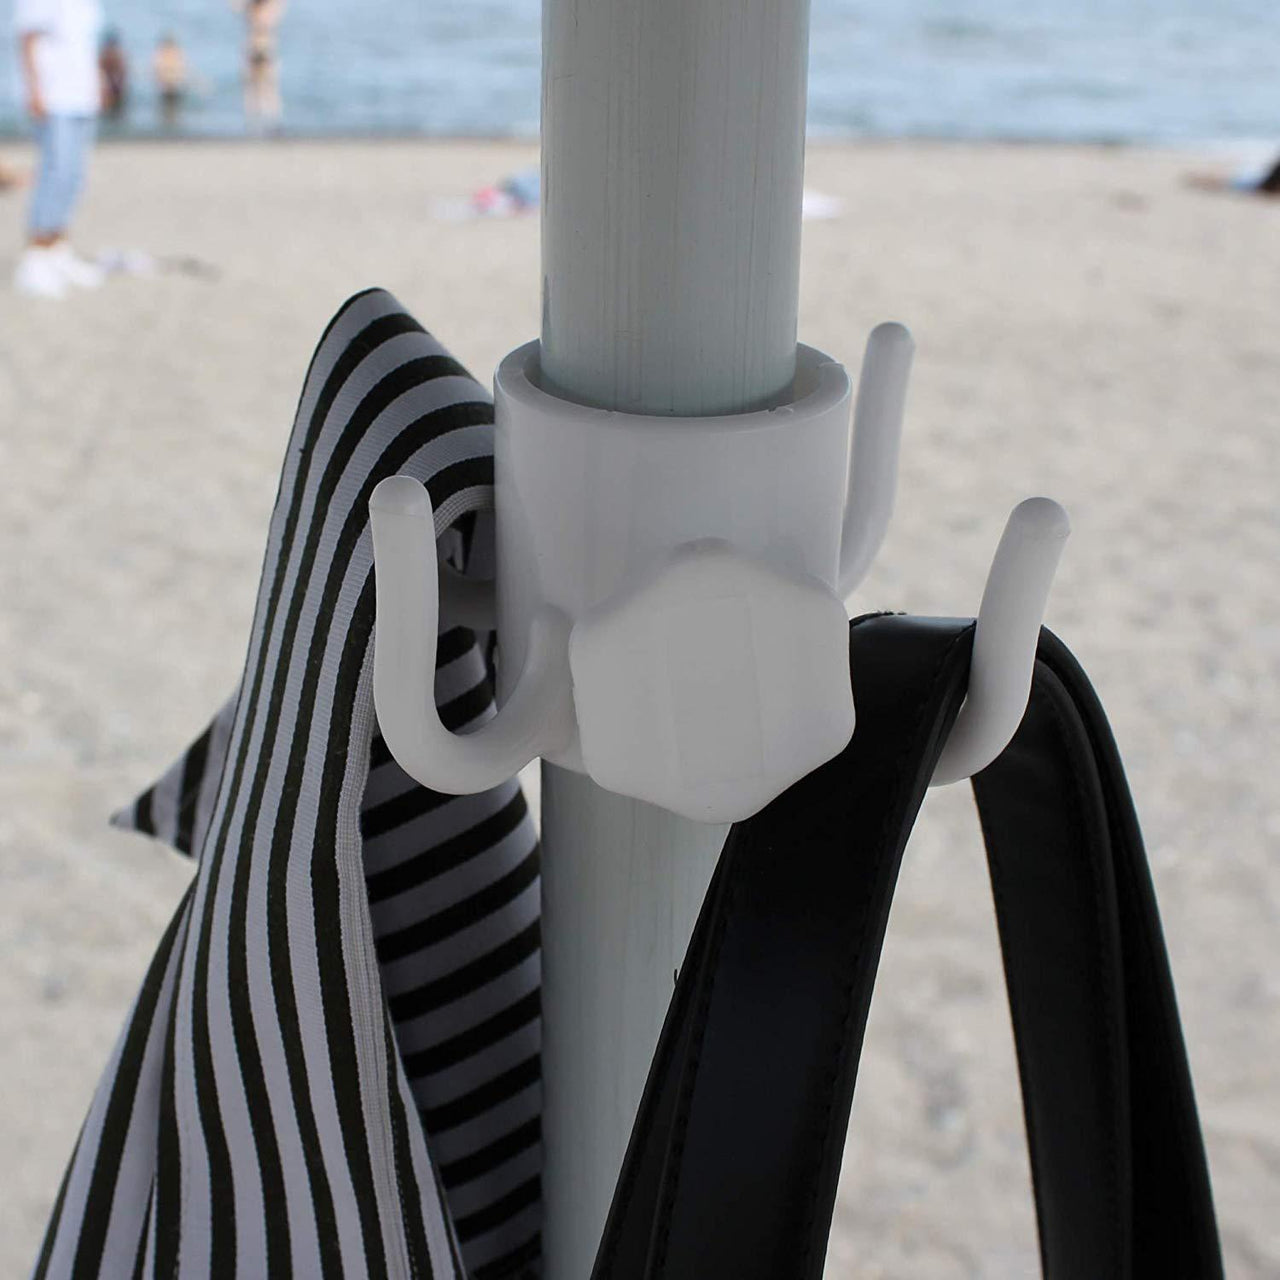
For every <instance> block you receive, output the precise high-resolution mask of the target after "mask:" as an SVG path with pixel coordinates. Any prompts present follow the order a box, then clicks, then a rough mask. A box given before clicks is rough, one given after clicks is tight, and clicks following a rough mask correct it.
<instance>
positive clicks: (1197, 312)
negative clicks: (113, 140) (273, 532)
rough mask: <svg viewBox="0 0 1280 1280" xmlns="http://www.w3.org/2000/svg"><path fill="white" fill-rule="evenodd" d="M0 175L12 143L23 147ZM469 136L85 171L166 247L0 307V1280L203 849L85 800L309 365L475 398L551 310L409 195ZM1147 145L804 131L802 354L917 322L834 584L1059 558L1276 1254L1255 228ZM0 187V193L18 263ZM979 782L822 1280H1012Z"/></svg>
mask: <svg viewBox="0 0 1280 1280" xmlns="http://www.w3.org/2000/svg"><path fill="white" fill-rule="evenodd" d="M0 158H2V159H8V160H11V161H24V162H25V159H26V157H25V155H24V153H23V152H22V151H21V149H20V148H15V147H6V148H3V149H0ZM534 159H535V155H534V152H533V150H532V149H531V148H528V147H523V146H517V145H510V144H496V143H493V144H490V143H448V142H433V143H425V142H395V143H392V142H386V143H376V144H356V143H308V144H302V143H298V144H269V145H259V146H254V145H235V144H213V143H209V144H200V145H186V146H184V145H179V144H173V145H119V146H112V147H104V148H102V149H101V150H100V152H99V154H98V157H97V159H96V165H95V170H94V174H93V182H92V188H91V192H90V195H89V198H88V201H87V204H86V206H85V208H84V214H83V218H82V221H81V225H80V232H81V237H80V238H81V241H82V243H83V244H84V246H85V247H87V248H99V247H107V246H117V247H136V248H140V249H145V250H147V251H149V252H151V253H153V254H157V255H177V256H187V257H194V258H197V259H199V260H200V261H202V262H204V263H207V264H209V265H211V266H212V267H214V268H216V269H217V272H218V273H219V274H218V278H217V279H206V278H199V277H196V276H191V275H184V274H178V273H165V274H162V275H159V276H157V277H156V278H153V279H123V280H118V281H113V282H111V284H110V285H109V287H107V288H106V289H104V290H103V291H101V292H100V293H98V294H95V295H92V296H90V295H84V296H77V297H75V298H73V299H71V300H69V301H67V302H65V303H62V304H37V303H32V302H29V301H27V300H25V299H20V298H17V297H15V296H14V295H13V294H12V293H10V292H9V291H8V290H7V288H6V287H0V488H2V490H3V493H2V496H0V636H2V638H3V639H2V646H3V647H2V648H0V652H2V653H3V655H4V661H3V663H2V664H0V1019H2V1024H0V1025H2V1027H3V1031H2V1033H0V1099H3V1103H2V1104H0V1169H2V1170H3V1177H4V1186H5V1195H4V1196H3V1197H2V1198H0V1274H3V1275H6V1276H17V1275H20V1274H22V1273H23V1271H24V1270H25V1268H26V1267H27V1266H28V1265H29V1264H30V1261H31V1260H32V1258H33V1256H34V1253H35V1251H36V1248H37V1246H38V1241H39V1238H40V1234H41V1231H42V1228H43V1224H44V1221H45V1218H46V1215H47V1213H48V1210H49V1206H50V1203H51V1201H52V1198H53V1196H54V1194H55V1192H56V1190H57V1184H58V1180H59V1178H60V1176H61V1172H62V1169H63V1167H64V1164H65V1161H66V1159H67V1156H68V1153H69V1152H70V1149H71V1146H72V1143H73V1142H74V1140H75V1135H76V1131H77V1129H78V1126H79V1124H80V1122H81V1119H82V1118H83V1114H84V1111H85V1107H86V1104H87V1102H88V1100H89V1097H90V1093H91V1090H92V1088H93V1086H94V1084H95V1082H96V1080H97V1078H98V1075H99V1073H100V1071H101V1069H102V1066H103V1063H104V1061H105V1059H106V1057H107V1054H108V1053H109V1051H110V1048H111V1045H112V1042H113V1040H114V1038H115V1035H116V1033H117V1030H118V1029H119V1027H120V1024H121V1019H122V1017H123V1015H124V1013H125V1010H126V1008H127V1006H128V1005H129V1003H130V1001H131V999H132V997H133V994H134V992H135V990H136V988H137V985H138V983H139V981H140V978H141V975H142V971H143V968H144V966H145V964H146V962H147V960H148V958H149V956H150V953H151V951H152V948H153V946H154V944H155V942H156V939H157V937H158V935H159V933H160V931H161V929H162V927H163V925H164V923H165V922H166V920H167V917H168V916H169V914H170V912H171V910H172V908H173V906H174V904H175V902H176V900H177V898H178V896H179V894H180V893H181V891H182V889H183V887H184V886H185V885H186V883H187V881H188V878H189V875H190V868H189V866H188V865H187V864H186V863H184V862H183V861H182V860H180V859H178V858H177V857H175V856H173V855H171V854H169V853H168V852H166V851H165V850H164V849H162V848H160V847H159V846H157V845H155V844H153V843H150V842H148V841H146V840H143V839H140V838H137V837H131V836H128V835H125V834H122V833H119V832H115V831H111V830H108V829H107V828H106V827H105V825H104V823H105V819H106V816H107V814H108V813H109V812H110V811H111V810H112V809H113V808H115V807H116V806H118V805H119V804H120V803H122V802H124V801H126V800H128V799H129V798H131V796H132V795H133V794H134V793H135V791H136V790H137V789H139V788H141V787H142V786H143V785H144V784H146V783H148V782H149V781H150V780H151V779H152V777H153V776H154V775H155V774H156V773H157V772H158V771H159V770H160V769H161V768H162V767H163V766H165V765H166V764H167V763H168V762H169V760H170V759H171V758H172V756H173V755H174V754H175V753H176V752H177V751H178V750H179V749H180V748H181V747H182V746H183V745H184V744H185V742H186V741H187V740H188V739H189V737H190V736H191V735H192V734H193V733H194V732H195V731H196V730H198V729H199V728H200V727H201V726H202V724H203V722H204V719H205V717H206V716H207V715H208V713H209V712H210V711H211V710H212V709H213V708H214V706H215V705H216V704H217V703H218V702H220V700H221V699H222V698H223V697H224V696H225V695H226V694H227V693H228V692H229V691H230V689H231V688H232V686H233V684H234V682H235V680H236V678H237V675H238V670H239V666H240V664H241V661H242V658H243V652H244V649H243V646H244V643H245V639H246V636H247V627H248V623H249V617H250V610H251V607H252V602H253V597H254V593H255V590H256V585H257V575H258V569H259V564H260V561H261V556H262V548H263V538H264V532H265V528H266V522H267V518H268V515H269V512H270V509H271V504H272V499H273V496H274V491H275V486H276V479H277V473H278V467H279V463H280V457H281V451H282V447H283V444H284V441H285V439H286V436H287V433H288V430H289V425H290V420H291V416H292V412H293V407H294V400H295V397H296V396H297V394H298V391H299V388H300V386H301V381H302V376H303V372H304V370H305V367H306V363H307V359H308V356H309V354H310V351H311V349H312V347H313V345H314V343H315V342H316V340H317V338H318V336H319V334H320V331H321V329H322V328H323V326H324V324H325V322H326V320H327V319H328V317H329V315H330V314H331V313H332V312H333V310H334V309H335V308H336V307H337V306H338V304H339V303H340V302H341V301H342V300H343V298H344V297H346V296H347V295H348V294H350V293H352V292H354V291H355V290H357V289H359V288H361V287H363V286H365V285H369V284H382V285H385V286H387V287H388V288H390V289H392V290H393V291H394V292H395V293H396V294H397V295H398V296H399V297H400V299H401V300H402V301H403V302H404V303H405V304H406V305H407V306H408V307H409V308H410V309H411V310H413V311H414V312H415V313H416V314H417V315H418V316H419V317H420V319H421V320H422V321H423V322H424V323H425V324H426V325H427V326H428V327H429V328H431V329H432V330H433V331H435V332H436V333H437V334H438V335H439V336H440V337H441V338H442V339H443V340H444V341H445V342H446V343H447V344H448V345H449V346H450V347H451V348H452V349H453V350H454V351H455V353H456V354H457V355H458V356H459V357H460V358H461V359H462V360H463V361H464V362H465V363H467V364H468V365H469V366H470V367H471V368H472V369H473V370H474V371H475V372H476V373H477V374H478V375H479V376H481V378H482V379H486V380H487V378H488V376H489V374H490V372H491V371H492V369H493V367H494V365H495V363H496V361H497V360H498V359H499V357H500V356H501V355H503V354H504V353H505V352H506V351H507V350H508V349H510V348H512V347H514V346H515V345H517V344H518V343H521V342H523V341H525V340H526V339H528V338H530V337H533V336H535V334H536V332H537V327H538V286H539V281H538V225H537V220H536V218H522V219H513V220H493V221H479V222H447V221H441V220H439V219H438V218H437V217H436V216H435V215H434V212H433V211H434V209H435V204H436V202H437V200H439V199H445V198H452V197H458V196H461V195H465V194H466V193H467V192H469V191H470V190H472V189H473V188H475V187H478V186H481V185H483V184H485V183H488V182H490V181H492V180H494V179H496V178H499V177H500V176H502V175H503V174H505V173H509V172H510V171H512V170H513V169H517V168H519V167H521V166H523V165H526V164H529V163H532V162H533V161H534ZM1194 167H1196V162H1195V160H1194V158H1192V157H1187V156H1179V155H1174V154H1168V153H1163V154H1161V153H1148V152H1143V151H1135V150H1118V149H1113V150H1092V149H1073V148H1037V147H1016V148H1014V147H1000V146H983V147H974V146H944V145H932V144H910V145H906V144H904V145H860V146H852V145H827V144H815V145H814V146H813V147H812V148H811V150H810V156H809V171H808V172H809V177H808V184H809V185H810V186H811V187H813V188H814V189H816V190H818V191H820V192H823V193H826V194H829V195H832V196H836V197H839V198H841V199H842V200H843V201H844V208H843V213H842V214H841V216H839V217H838V218H835V219H832V220H828V221H819V222H811V223H809V224H807V225H806V228H805V257H804V279H803V305H802V313H801V329H800V333H801V337H802V338H803V339H804V340H805V341H807V342H810V343H812V344H814V345H817V346H819V347H822V348H824V349H825V350H827V351H830V352H832V353H834V354H836V355H838V356H839V357H841V358H842V359H844V360H845V361H847V362H849V363H856V362H857V360H858V358H859V353H860V350H861V346H862V342H863V340H864V337H865V334H866V332H867V330H868V329H869V328H870V327H871V326H872V325H873V324H874V323H875V322H877V321H879V320H882V319H886V318H896V319H901V320H903V321H905V322H907V323H908V324H909V325H910V326H911V327H912V328H913V329H914V331H915V333H916V336H917V339H918V342H919V356H918V362H917V374H916V379H915V384H914V388H913V391H912V393H911V399H910V404H909V420H908V428H907V431H908V434H907V437H906V441H905V444H904V452H903V473H902V483H901V489H900V492H899V495H898V501H897V516H896V519H895V522H894V525H893V529H892V531H891V532H890V535H889V538H888V542H887V544H886V546H885V549H884V552H883V554H882V555H881V558H880V560H879V562H878V564H877V565H876V567H875V569H874V571H873V572H872V574H871V577H870V579H869V581H868V583H867V584H866V586H865V588H864V589H863V590H862V591H861V592H860V593H859V597H858V599H857V600H856V602H855V604H856V606H857V608H858V610H859V611H862V610H865V609H870V608H895V609H907V610H911V611H913V612H918V613H943V614H952V615H954V614H971V613H973V612H974V611H975V610H976V608H977V604H978V600H979V597H980V595H981V591H982V584H983V579H984V575H985V573H986V568H987V564H988V561H989V559H990V556H991V553H992V550H993V548H994V546H995V542H996V540H997V538H998V536H999V533H1000V529H1001V527H1002V525H1003V522H1004V519H1005V516H1006V515H1007V513H1008V511H1009V509H1010V508H1011V507H1012V506H1013V504H1014V503H1015V502H1017V501H1018V500H1019V499H1020V498H1022V497H1024V496H1026V495H1028V494H1033V493H1047V494H1050V495H1052V496H1054V497H1056V498H1058V499H1059V500H1061V501H1062V502H1063V503H1064V504H1065V505H1066V506H1067V507H1068V509H1069V511H1070V513H1071V516H1072V520H1073V523H1074V528H1075V532H1074V535H1073V537H1072V540H1071V542H1070V543H1069V545H1068V547H1067V551H1066V554H1065V557H1064V559H1063V563H1062V569H1061V572H1060V575H1059V579H1058V583H1057V586H1056V588H1055V592H1054V596H1053V601H1052V603H1051V605H1050V608H1049V622H1050V624H1051V625H1052V626H1054V627H1055V628H1056V629H1057V630H1058V631H1059V633H1060V634H1061V635H1063V636H1064V638H1065V639H1066V640H1067V641H1068V643H1069V644H1070V645H1071V646H1072V647H1073V648H1074V649H1075V650H1076V652H1077V653H1078V654H1079V656H1080V657H1081V659H1082V661H1083V663H1084V665H1085V667H1086V668H1087V669H1088V670H1089V672H1090V673H1091V675H1092V676H1093V677H1094V679H1095V681H1096V684H1097V686H1098V689H1099V691H1100V693H1101V695H1102V698H1103V700H1104V702H1105V704H1106V705H1107V707H1108V709H1109V712H1110V714H1111V717H1112V720H1113V724H1114V727H1115V731H1116V734H1117V737H1118V739H1119V743H1120V746H1121V749H1122V751H1123V753H1124V757H1125V760H1126V763H1127V765H1128V767H1129V771H1130V779H1131V782H1132V785H1133V790H1134V793H1135V796H1136V799H1137V804H1138V808H1139V811H1140V814H1141V817H1142V821H1143V825H1144V828H1145V832H1146V836H1147V840H1148V844H1149V848H1150V854H1151V862H1152V869H1153V873H1154V876H1155V881H1156V886H1157V890H1158V893H1159V897H1160V903H1161V907H1162V910H1163V915H1164V923H1165V929H1166V932H1167V936H1168V942H1169V949H1170V952H1171V954H1172V961H1173V968H1174V973H1175V977H1176V980H1177V982H1178V992H1179V998H1180V1002H1181V1008H1182V1013H1183V1018H1184V1024H1185V1030H1186V1036H1187V1040H1188V1043H1189V1050H1190V1056H1191V1062H1192V1067H1193V1071H1194V1074H1195V1079H1196V1083H1197V1086H1198V1090H1199V1100H1200V1108H1201V1116H1202V1120H1203V1124H1204V1128H1205V1132H1206V1137H1207V1142H1208V1148H1209V1154H1210V1159H1211V1163H1212V1169H1213V1175H1214V1179H1215V1185H1216V1192H1217V1202H1218V1210H1219V1215H1220V1219H1221V1225H1222V1232H1223V1237H1224V1244H1225V1249H1226V1253H1227V1257H1228V1271H1229V1274H1230V1275H1231V1276H1232V1277H1234V1278H1235V1280H1247V1278H1248V1280H1252V1278H1256V1280H1262V1278H1263V1277H1275V1276H1276V1275H1278V1274H1280V1215H1278V1214H1277V1213H1276V1206H1277V1204H1280V942H1278V939H1280V865H1278V860H1280V795H1278V793H1277V788H1276V784H1275V776H1274V775H1275V771H1276V765H1277V763H1278V762H1280V760H1278V757H1280V752H1278V750H1277V746H1278V742H1280V735H1278V733H1277V724H1278V723H1280V567H1278V566H1280V519H1278V516H1277V507H1278V501H1277V498H1278V489H1277V485H1278V481H1280V466H1278V465H1277V463H1278V460H1280V292H1278V291H1277V283H1278V282H1280V204H1275V203H1267V202H1264V201H1254V200H1250V199H1245V198H1238V197H1234V198H1233V197H1226V196H1217V197H1215V196H1210V195H1205V194H1202V193H1197V192H1193V191H1190V190H1187V189H1185V188H1184V186H1183V185H1182V182H1181V176H1182V174H1183V173H1184V172H1185V171H1186V170H1187V169H1189V168H1194ZM20 226H21V201H20V199H17V198H15V197H13V196H0V275H2V276H3V277H5V278H7V276H8V274H9V271H10V268H11V264H12V258H13V253H14V247H16V245H17V243H18V241H19V236H20ZM1035 1259H1036V1246H1035V1228H1034V1215H1033V1211H1032V1205H1031V1199H1030V1194H1029V1190H1028V1184H1027V1171H1026V1158H1025V1154H1024V1138H1023V1130H1022V1121H1021V1112H1020V1106H1019V1102H1018V1096H1017V1088H1016V1083H1015V1074H1014V1060H1013V1050H1012V1043H1011V1037H1010V1033H1009V1025H1008V1015H1007V1012H1006V1006H1005V996H1004V991H1003V984H1002V978H1001V973H1000V965H999V955H998V950H997V942H996V934H995V928H994V923H993V916H992V910H991V905H990V901H989V889H988V886H987V882H986V873H985V868H984V863H983V858H982V853H981V846H980V844H979V840H978V835H977V825H976V818H975V815H974V812H973V805H972V800H971V798H970V795H969V792H968V790H967V788H950V789H948V790H945V791H941V792H934V793H932V794H931V795H930V797H929V800H928V802H927V804H926V806H925V811H924V814H923V816H922V819H921V823H920V827H919V830H918V833H917V835H916V837H915V838H914V840H913V843H912V847H911V848H910V849H909V850H908V853H907V857H906V863H905V870H904V874H903V882H902V887H901V891H900V893H899V898H898V901H897V904H896V906H895V909H894V913H893V918H892V920H891V922H890V930H889V939H888V943H887V948H886V954H885V960H884V966H883V970H882V974H881V980H880V984H879V988H878V993H877V998H876V1001H875V1006H874V1008H873V1011H872V1017H871V1026H870V1031H869V1038H868V1046H867V1051H866V1054H865V1057H864V1062H863V1068H862V1072H861V1076H860V1080H859V1090H858V1096H857V1100H856V1102H855V1106H854V1119H853V1125H852V1129H851V1137H850V1141H849V1146H848V1150H847V1154H846V1159H845V1166H844V1174H843V1182H842V1189H841V1194H840V1200H839V1204H838V1206H837V1211H836V1222H835V1230H834V1234H833V1239H832V1244H831V1251H830V1261H829V1266H828V1274H829V1275H831V1276H845V1275H849V1276H854V1275H856V1276H858V1277H860V1278H861V1280H871V1278H873V1277H898V1278H900V1277H912V1278H913V1280H915V1278H917V1277H923V1278H926V1280H951V1278H952V1277H956V1278H958V1277H978V1276H982V1277H1021V1276H1027V1275H1031V1274H1035V1273H1036V1261H1035Z"/></svg>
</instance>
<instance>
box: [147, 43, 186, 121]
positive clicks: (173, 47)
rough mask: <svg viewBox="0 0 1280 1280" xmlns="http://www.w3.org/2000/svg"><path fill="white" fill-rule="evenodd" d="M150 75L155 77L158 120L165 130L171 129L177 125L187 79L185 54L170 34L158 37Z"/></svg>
mask: <svg viewBox="0 0 1280 1280" xmlns="http://www.w3.org/2000/svg"><path fill="white" fill-rule="evenodd" d="M151 74H152V75H153V76H155V81H156V89H157V91H158V93H159V95H160V119H161V121H162V122H163V124H164V126H165V128H167V129H172V128H173V127H174V126H175V125H176V124H177V123H178V113H179V111H180V110H181V109H182V100H183V99H184V98H185V97H186V95H187V87H188V79H189V77H188V72H187V57H186V54H184V53H183V52H182V46H181V45H180V44H179V43H178V41H177V38H176V37H175V36H173V35H172V34H166V35H163V36H161V37H160V40H159V43H158V44H157V45H156V52H155V57H153V58H152V59H151Z"/></svg>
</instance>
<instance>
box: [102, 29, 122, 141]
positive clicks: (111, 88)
mask: <svg viewBox="0 0 1280 1280" xmlns="http://www.w3.org/2000/svg"><path fill="white" fill-rule="evenodd" d="M98 69H99V71H100V72H101V73H102V114H103V115H104V116H106V117H107V119H108V120H118V119H120V117H121V116H122V115H124V109H125V107H126V106H127V105H128V102H129V59H128V58H127V57H126V56H125V52H124V46H123V45H122V44H121V43H120V35H119V33H118V32H116V31H108V32H107V34H106V35H105V36H103V37H102V48H101V50H100V51H99V53H98Z"/></svg>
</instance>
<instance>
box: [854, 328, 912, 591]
mask: <svg viewBox="0 0 1280 1280" xmlns="http://www.w3.org/2000/svg"><path fill="white" fill-rule="evenodd" d="M915 350H916V344H915V339H914V338H912V336H911V334H910V332H909V331H908V330H907V329H906V328H905V326H903V325H900V324H897V323H896V322H894V321H888V322H886V323H885V324H878V325H876V327H875V328H874V329H872V331H871V334H870V336H869V337H868V338H867V348H866V352H865V354H864V355H863V357H862V372H861V373H860V375H859V377H858V398H857V401H856V404H855V407H854V410H853V446H852V449H851V453H850V459H849V496H848V501H847V503H846V505H845V516H844V529H843V531H842V536H841V540H840V580H839V582H838V584H837V588H838V592H839V594H840V595H841V596H843V597H845V598H846V599H847V598H848V597H849V596H850V595H852V594H853V591H854V589H855V588H856V587H857V586H858V584H859V583H860V582H861V581H862V579H863V578H865V577H866V576H867V570H868V569H870V568H871V564H872V561H874V560H875V558H876V553H877V552H878V551H879V550H880V545H881V543H883V542H884V536H885V534H886V533H887V532H888V529H889V521H890V519H891V518H892V516H893V499H894V495H895V493H896V492H897V488H898V454H899V451H900V448H901V444H902V420H903V415H904V412H905V409H906V402H907V382H908V380H909V378H910V376H911V362H912V359H913V357H914V356H915Z"/></svg>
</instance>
